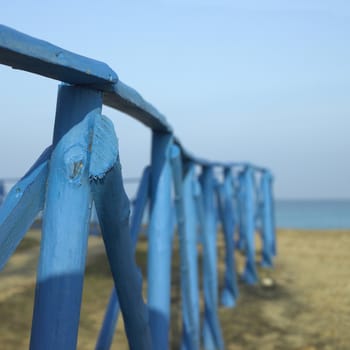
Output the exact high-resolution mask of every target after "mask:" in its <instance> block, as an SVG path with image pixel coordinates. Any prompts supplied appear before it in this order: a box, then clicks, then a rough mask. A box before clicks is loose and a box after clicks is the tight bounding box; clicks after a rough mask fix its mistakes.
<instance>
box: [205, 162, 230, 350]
mask: <svg viewBox="0 0 350 350" xmlns="http://www.w3.org/2000/svg"><path fill="white" fill-rule="evenodd" d="M200 182H201V187H202V196H203V197H202V199H203V215H202V219H203V222H202V223H201V225H202V235H203V236H202V239H203V245H204V252H203V265H204V267H203V287H204V300H205V310H204V324H203V341H204V348H205V349H206V350H212V349H223V348H224V344H223V339H222V335H221V329H220V324H219V320H218V316H217V307H218V274H217V249H216V238H217V220H216V217H215V216H216V207H215V195H214V174H213V167H211V166H204V167H203V171H202V174H201V178H200Z"/></svg>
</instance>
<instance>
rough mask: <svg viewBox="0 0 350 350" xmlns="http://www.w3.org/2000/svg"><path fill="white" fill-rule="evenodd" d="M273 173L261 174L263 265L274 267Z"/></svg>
mask: <svg viewBox="0 0 350 350" xmlns="http://www.w3.org/2000/svg"><path fill="white" fill-rule="evenodd" d="M270 184H271V175H270V174H269V173H268V172H264V173H263V174H262V175H261V179H260V186H261V190H260V191H261V197H262V198H261V202H262V203H261V207H262V208H261V211H262V239H263V247H262V261H261V265H262V266H263V267H272V265H273V245H274V243H273V240H274V237H273V226H272V225H273V223H272V208H271V198H270V196H271V191H270Z"/></svg>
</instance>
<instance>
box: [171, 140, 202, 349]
mask: <svg viewBox="0 0 350 350" xmlns="http://www.w3.org/2000/svg"><path fill="white" fill-rule="evenodd" d="M171 165H172V173H173V180H174V192H175V208H176V213H177V223H178V225H177V227H178V234H179V246H180V259H181V263H180V270H181V291H182V318H183V333H184V337H183V343H182V349H188V350H192V349H193V350H195V349H199V323H198V321H197V318H198V316H199V309H198V303H197V302H196V301H197V300H198V296H199V295H198V284H197V283H196V278H197V276H196V274H195V273H196V271H193V268H194V265H193V263H192V262H193V259H192V260H191V256H193V255H194V256H195V257H196V256H197V254H196V246H193V241H194V242H195V239H196V235H195V230H194V232H190V231H189V229H193V227H191V226H189V225H188V224H187V220H191V219H190V215H191V214H192V215H193V212H192V213H191V212H188V211H186V209H190V208H188V205H187V206H185V193H184V183H183V168H182V160H181V153H180V149H179V147H178V146H175V145H174V146H173V147H172V153H171ZM191 190H192V188H190V195H191V194H192V193H191V192H192V191H191ZM186 194H187V193H186ZM191 235H192V237H193V236H194V238H195V239H193V238H192V237H191ZM191 238H192V239H191ZM190 241H191V243H192V245H189V243H190ZM196 293H197V295H196Z"/></svg>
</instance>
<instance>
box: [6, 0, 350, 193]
mask: <svg viewBox="0 0 350 350" xmlns="http://www.w3.org/2000/svg"><path fill="white" fill-rule="evenodd" d="M349 4H350V1H337V0H329V1H322V0H318V1H316V0H309V1H308V0H303V1H298V0H289V1H286V0H279V1H264V0H257V1H233V0H232V1H219V0H217V1H214V0H212V1H209V0H208V1H203V0H202V1H190V0H188V1H184V0H183V1H175V0H174V1H160V0H159V1H155V0H154V1H147V2H146V1H143V2H141V1H116V0H114V1H103V0H101V1H95V2H88V1H86V0H85V1H82V0H76V1H72V0H71V1H66V0H61V1H43V0H41V1H38V0H36V1H35V0H33V1H23V0H22V1H16V0H12V1H11V2H7V3H6V5H2V7H1V12H0V22H1V23H2V24H5V25H8V26H10V27H13V28H15V29H17V30H20V31H22V32H25V33H27V34H29V35H32V36H36V37H38V38H42V39H44V40H47V41H50V42H52V43H54V44H56V45H58V46H62V47H63V48H65V49H68V50H71V51H74V52H76V53H79V54H83V55H86V56H89V57H91V58H95V59H98V60H102V61H104V62H106V63H107V64H109V65H110V66H111V67H112V68H113V69H114V70H115V71H116V72H117V74H118V75H119V77H120V79H121V80H122V81H123V82H125V83H127V84H128V85H131V86H132V87H134V88H136V89H137V90H138V91H139V92H140V93H141V94H142V95H143V96H144V97H145V98H146V99H147V100H148V101H150V102H151V103H153V104H154V105H155V106H156V107H157V108H158V109H159V110H160V111H161V112H162V113H163V114H165V115H166V117H167V119H168V121H169V122H170V124H171V125H172V126H173V127H174V129H175V132H176V134H177V136H178V137H179V138H180V139H181V140H182V142H183V144H184V145H185V146H186V147H187V148H188V149H189V150H191V151H192V152H194V153H195V154H197V155H199V156H201V157H207V158H209V159H219V160H237V161H241V160H243V161H244V160H249V161H252V162H254V163H256V164H259V165H263V166H267V167H269V168H271V169H272V171H273V172H274V174H275V176H276V184H275V189H276V195H277V197H279V198H350V183H349V181H350V157H349V151H350V137H349V133H350V97H349V95H350V46H349V43H350V5H349ZM0 77H1V84H0V101H1V102H0V106H1V111H2V112H1V113H2V117H1V120H2V126H1V129H0V130H1V131H0V159H1V172H0V177H12V176H20V175H21V174H23V173H24V172H25V170H26V169H27V168H28V167H29V166H30V164H31V163H32V162H33V161H34V160H35V158H36V157H37V156H38V155H39V154H40V152H41V150H42V149H43V148H44V147H45V146H47V145H48V144H49V143H50V142H51V137H52V127H53V121H54V113H55V99H56V92H57V84H58V82H56V81H53V80H49V79H46V78H42V77H38V76H35V75H33V74H29V73H25V72H20V71H14V70H12V69H10V68H9V67H5V66H0ZM104 113H105V114H106V115H108V116H109V117H111V118H112V119H113V121H114V122H115V125H116V130H117V133H118V135H119V138H120V147H121V159H122V163H123V167H124V173H125V176H138V175H139V174H140V173H141V169H142V168H143V166H144V165H146V164H147V163H148V161H149V147H150V133H149V130H147V129H146V128H144V127H143V126H142V125H141V124H139V123H138V122H136V121H134V120H133V119H131V118H129V117H127V116H125V115H122V114H120V113H117V112H115V111H112V110H111V109H108V108H105V109H104Z"/></svg>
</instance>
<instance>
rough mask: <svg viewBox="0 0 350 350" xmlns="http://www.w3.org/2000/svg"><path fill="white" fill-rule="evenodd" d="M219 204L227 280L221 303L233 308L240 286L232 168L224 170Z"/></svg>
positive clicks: (219, 189)
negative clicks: (235, 248) (238, 284)
mask: <svg viewBox="0 0 350 350" xmlns="http://www.w3.org/2000/svg"><path fill="white" fill-rule="evenodd" d="M218 203H219V212H220V218H221V222H222V228H223V231H224V232H223V233H224V238H225V280H224V289H223V291H222V294H221V302H222V304H223V305H224V306H226V307H233V306H235V304H236V299H237V297H238V286H237V277H236V263H235V254H234V253H235V252H234V231H235V222H234V205H233V179H232V172H231V169H230V168H225V169H224V182H223V183H222V184H220V185H219V186H218Z"/></svg>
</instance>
